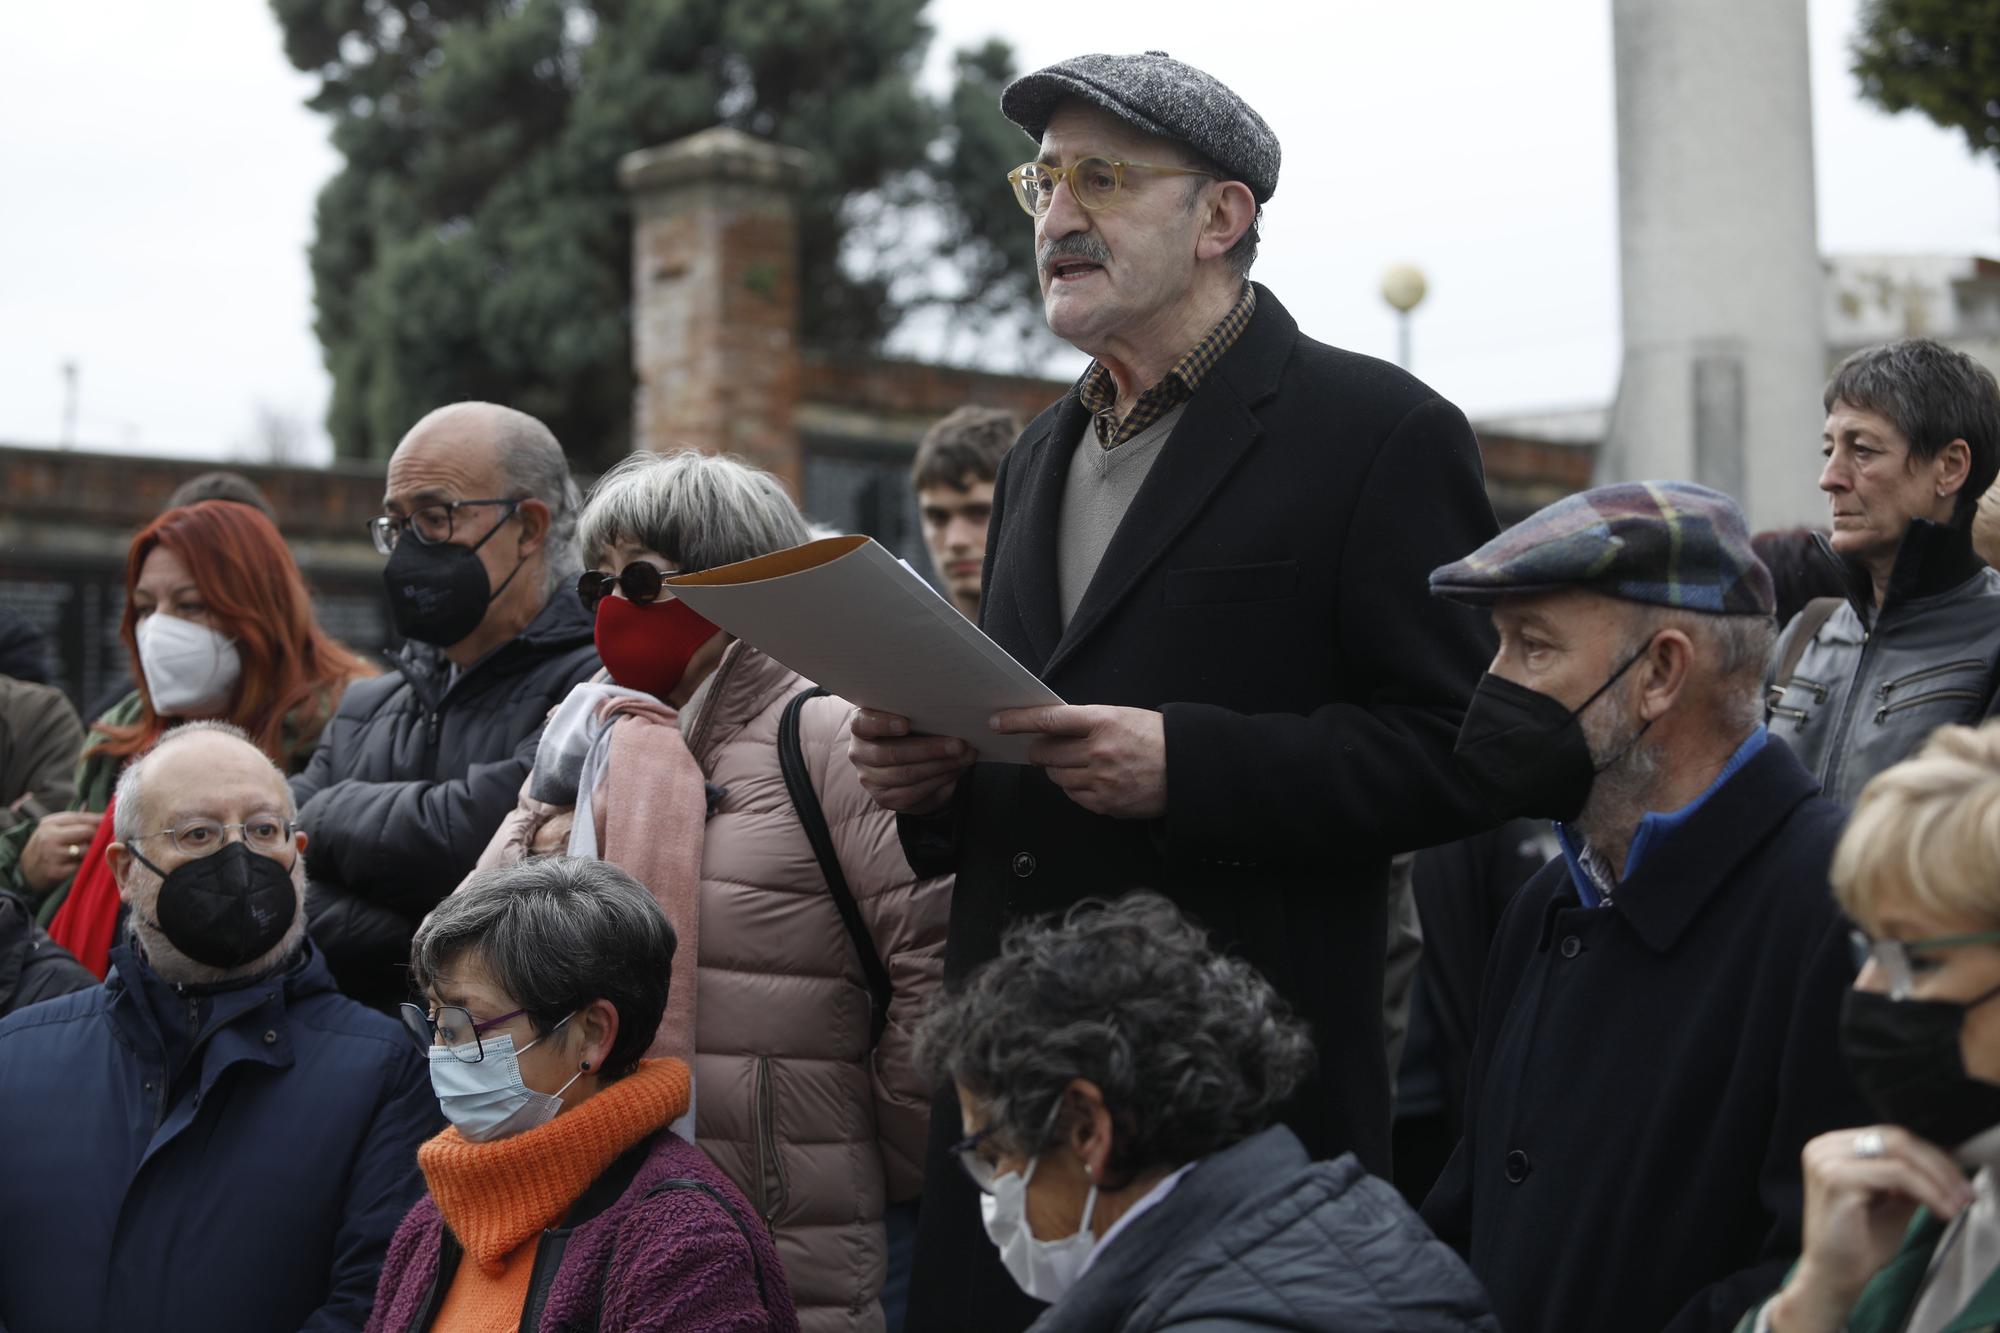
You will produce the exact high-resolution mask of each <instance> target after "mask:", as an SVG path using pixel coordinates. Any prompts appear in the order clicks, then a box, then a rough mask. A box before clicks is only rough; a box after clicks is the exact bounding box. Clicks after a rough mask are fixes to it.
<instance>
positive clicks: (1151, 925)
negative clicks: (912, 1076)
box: [918, 893, 1499, 1333]
mask: <svg viewBox="0 0 2000 1333" xmlns="http://www.w3.org/2000/svg"><path fill="white" fill-rule="evenodd" d="M918 1049H919V1053H920V1059H921V1060H922V1061H923V1063H924V1064H925V1066H926V1067H927V1068H928V1069H930V1070H932V1071H934V1072H935V1073H936V1074H937V1076H938V1077H939V1078H940V1079H943V1078H949V1079H950V1080H951V1081H952V1082H953V1083H955V1084H956V1085H957V1088H958V1097H959V1103H960V1105H961V1107H962V1108H963V1110H964V1117H965V1119H964V1123H965V1126H966V1128H967V1129H968V1130H969V1131H970V1133H969V1134H968V1135H967V1136H966V1138H964V1139H963V1140H961V1141H960V1143H959V1144H958V1145H957V1149H958V1153H959V1160H960V1161H961V1163H962V1164H963V1165H964V1168H965V1171H966V1173H967V1174H968V1175H969V1176H970V1177H971V1178H972V1181H973V1183H974V1184H975V1185H977V1186H978V1187H979V1189H980V1190H981V1192H982V1198H981V1206H982V1210H983V1212H984V1215H985V1219H986V1230H987V1234H988V1235H989V1236H990V1237H991V1238H992V1240H993V1243H994V1244H995V1245H996V1246H998V1247H999V1250H1000V1258H1001V1262H1002V1263H1003V1264H1005V1266H1006V1268H1007V1270H1008V1272H1010V1273H1011V1274H1012V1275H1013V1277H1014V1280H1015V1281H1016V1282H1018V1283H1019V1284H1020V1285H1021V1287H1022V1288H1023V1290H1025V1291H1026V1292H1027V1293H1028V1294H1029V1295H1030V1296H1033V1297H1036V1298H1038V1299H1041V1300H1045V1301H1051V1302H1053V1305H1051V1307H1050V1308H1049V1309H1048V1310H1047V1311H1046V1312H1045V1313H1044V1314H1043V1315H1042V1317H1041V1318H1040V1320H1039V1321H1037V1323H1036V1324H1035V1326H1034V1327H1035V1329H1036V1330H1037V1331H1038V1333H1062V1331H1067V1330H1077V1331H1079V1333H1080V1331H1081V1330H1086V1329H1106V1328H1116V1329H1119V1330H1121V1333H1145V1331H1146V1330H1151V1329H1166V1328H1176V1327H1191V1326H1194V1325H1196V1324H1198V1325H1199V1327H1200V1328H1202V1329H1204V1330H1223V1329H1251V1328H1255V1329H1265V1330H1269V1329H1299V1330H1329V1331H1330V1330H1335V1329H1341V1330H1349V1329H1364V1328H1365V1329H1375V1328H1396V1329H1405V1330H1439V1331H1440V1333H1442V1331H1443V1330H1466V1329H1479V1330H1498V1328H1499V1324H1498V1322H1497V1321H1496V1320H1495V1319H1494V1318H1493V1317H1492V1315H1491V1314H1489V1313H1488V1312H1487V1306H1486V1298H1485V1294H1484V1293H1483V1292H1482V1291H1481V1290H1480V1288H1479V1284H1478V1282H1477V1281H1476V1280H1475V1279H1474V1278H1473V1276H1472V1274H1471V1273H1470V1272H1469V1271H1467V1270H1466V1268H1465V1266H1464V1264H1462V1263H1461V1262H1460V1261H1459V1259H1458V1257H1457V1256H1456V1255H1454V1254H1453V1253H1452V1252H1451V1251H1450V1250H1449V1249H1447V1248H1446V1247H1445V1246H1444V1245H1443V1244H1441V1243H1440V1242H1439V1241H1438V1240H1437V1239H1436V1238H1435V1237H1433V1236H1432V1235H1431V1234H1430V1233H1429V1232H1428V1231H1427V1230H1425V1228H1424V1225H1423V1223H1422V1222H1421V1221H1420V1220H1418V1218H1417V1215H1416V1214H1415V1213H1414V1212H1412V1211H1411V1210H1410V1208H1409V1205H1407V1204H1406V1203H1404V1202H1403V1200H1402V1198H1401V1197H1400V1196H1399V1195H1398V1194H1397V1193H1396V1191H1395V1190H1394V1189H1392V1188H1391V1187H1390V1186H1389V1185H1388V1184H1386V1183H1385V1182H1383V1181H1380V1180H1377V1179H1375V1178H1374V1177H1372V1176H1370V1175H1368V1174H1367V1172H1365V1171H1364V1170H1363V1169H1362V1168H1361V1165H1360V1163H1359V1162H1357V1161H1356V1160H1355V1158H1354V1156H1353V1155H1352V1154H1345V1155H1343V1156H1341V1157H1340V1158H1338V1159H1336V1160H1334V1161H1331V1162H1319V1163H1313V1162H1310V1161H1308V1160H1307V1157H1306V1153H1305V1149H1304V1148H1303V1147H1301V1146H1300V1144H1299V1141H1298V1140H1297V1139H1296V1138H1294V1137H1293V1136H1292V1133H1291V1131H1290V1130H1288V1129H1285V1128H1284V1127H1283V1126H1281V1125H1274V1124H1272V1113H1273V1111H1274V1109H1275V1107H1276V1106H1277V1104H1278V1103H1279V1102H1280V1101H1281V1100H1282V1099H1283V1098H1284V1097H1285V1096H1286V1095H1287V1094H1288V1093H1290V1092H1291V1090H1292V1089H1293V1088H1294V1087H1295V1086H1296V1085H1297V1084H1298V1082H1299V1080H1300V1079H1301V1078H1302V1077H1303V1076H1304V1074H1305V1072H1306V1070H1307V1067H1308V1065H1309V1063H1310V1061H1311V1045H1310V1043H1309V1040H1308V1038H1307V1036H1306V1033H1305V1030H1304V1027H1303V1026H1302V1025H1301V1024H1300V1023H1298V1022H1297V1021H1295V1020H1294V1019H1292V1018H1291V1017H1290V1016H1289V1015H1288V1014H1287V1013H1286V1012H1285V1010H1284V1008H1283V1006H1282V1004H1281V1003H1280V1002H1279V1000H1278V999H1277V997H1276V995H1275V994H1274V993H1273V992H1272V990H1271V987H1270V985H1269V984H1268V983H1267V982H1265V980H1264V979H1263V978H1262V977H1260V976H1259V975H1258V974H1257V973H1256V972H1255V971H1254V970H1253V969H1252V968H1251V967H1250V966H1249V965H1248V964H1246V963H1244V962H1242V961H1241V960H1240V959H1234V958H1226V957H1222V956H1220V955H1218V954H1216V953H1215V952H1214V951H1213V950H1212V949H1210V947H1209V945H1208V942H1207V940H1206V938H1205V937H1204V935H1203V933H1202V932H1201V930H1200V929H1199V928H1198V927H1196V926H1194V925H1193V924H1192V923H1190V922H1189V921H1188V920H1187V919H1186V918H1185V917H1183V916H1182V915H1181V914H1180V913H1179V912H1178V911H1177V910H1176V909H1175V908H1174V907H1173V905H1172V904H1170V903H1168V902H1167V901H1166V900H1165V899H1164V898H1161V897H1159V896H1157V895H1154V894H1148V893H1137V894H1133V895H1131V896H1129V897H1127V898H1125V899H1123V900H1121V901H1120V902H1118V903H1115V904H1113V905H1111V906H1108V907H1106V906H1103V905H1101V904H1088V903H1087V904H1084V905H1082V906H1080V907H1078V908H1077V909H1075V910H1073V911H1072V912H1071V913H1070V914H1069V916H1068V918H1067V919H1066V920H1064V921H1062V922H1059V923H1056V922H1044V923H1032V924H1028V925H1025V926H1022V927H1018V928H1016V929H1015V930H1014V931H1013V932H1012V933H1011V934H1010V935H1009V936H1008V938H1007V941H1006V943H1005V945H1004V947H1003V948H1002V950H1001V954H1000V957H999V958H997V959H995V960H994V961H993V962H991V963H988V964H987V965H986V966H984V967H983V968H981V969H980V970H979V971H978V972H976V973H975V974H973V976H972V977H971V979H970V980H969V981H968V982H967V984H966V985H965V986H963V987H962V988H961V989H960V990H958V991H957V992H956V993H954V994H952V995H950V996H948V997H947V998H946V999H945V1000H943V1001H941V1002H940V1003H939V1004H938V1005H937V1006H936V1007H935V1008H934V1010H933V1011H932V1012H931V1014H930V1015H929V1016H928V1017H927V1018H926V1020H925V1022H924V1024H923V1026H922V1028H920V1030H919V1034H918Z"/></svg>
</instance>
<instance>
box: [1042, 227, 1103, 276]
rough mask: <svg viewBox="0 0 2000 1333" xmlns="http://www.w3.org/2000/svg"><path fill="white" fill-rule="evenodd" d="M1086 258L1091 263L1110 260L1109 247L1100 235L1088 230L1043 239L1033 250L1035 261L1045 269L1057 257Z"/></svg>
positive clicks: (1051, 264)
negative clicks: (1047, 239) (1053, 238)
mask: <svg viewBox="0 0 2000 1333" xmlns="http://www.w3.org/2000/svg"><path fill="white" fill-rule="evenodd" d="M1065 258H1067V259H1087V260H1089V261H1090V262H1091V263H1093V264H1107V263H1110V262H1111V247H1110V246H1108V245H1106V244H1105V243H1104V241H1103V240H1102V239H1101V238H1100V237H1096V236H1093V235H1091V234H1090V233H1089V232H1084V231H1073V232H1071V233H1070V234H1069V235H1067V236H1058V237H1057V238H1056V239H1055V240H1053V241H1044V242H1042V244H1041V245H1040V247H1039V248H1037V249H1036V251H1035V263H1036V265H1037V266H1038V267H1040V268H1041V269H1043V270H1044V271H1046V270H1047V269H1049V268H1050V267H1052V266H1053V265H1054V264H1055V262H1056V261H1057V260H1058V259H1065Z"/></svg>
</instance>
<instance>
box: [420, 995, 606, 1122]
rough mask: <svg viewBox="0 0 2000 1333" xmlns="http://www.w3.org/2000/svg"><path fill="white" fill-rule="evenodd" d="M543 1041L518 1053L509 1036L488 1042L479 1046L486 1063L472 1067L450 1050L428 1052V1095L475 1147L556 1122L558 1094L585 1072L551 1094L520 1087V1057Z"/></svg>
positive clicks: (537, 1040)
mask: <svg viewBox="0 0 2000 1333" xmlns="http://www.w3.org/2000/svg"><path fill="white" fill-rule="evenodd" d="M575 1017H576V1015H575V1014H571V1015H570V1016H569V1018H565V1019H563V1021H562V1023H558V1024H556V1025H555V1027H553V1028H551V1029H549V1035H550V1036H553V1035H554V1034H555V1033H556V1031H557V1030H559V1029H560V1028H561V1027H562V1025H563V1023H567V1022H569V1019H570V1018H575ZM542 1040H543V1039H542V1038H541V1037H537V1038H535V1040H534V1041H531V1042H529V1043H528V1044H527V1045H526V1046H523V1047H522V1048H521V1049H520V1050H519V1051H516V1050H515V1049H514V1037H513V1034H511V1033H509V1034H507V1035H504V1036H501V1037H497V1038H489V1039H486V1040H483V1041H482V1042H481V1043H480V1045H481V1047H482V1048H483V1049H484V1050H485V1058H484V1059H480V1060H475V1061H472V1062H470V1063H468V1062H467V1061H464V1060H461V1059H459V1058H458V1056H457V1055H455V1054H453V1053H452V1050H451V1049H450V1048H449V1047H444V1046H433V1047H431V1090H432V1091H433V1092H435V1093H436V1094H437V1099H438V1105H439V1106H440V1107H442V1108H443V1109H444V1117H445V1119H447V1120H449V1121H451V1123H452V1124H454V1125H456V1126H458V1132H459V1133H460V1134H463V1135H464V1136H465V1137H466V1138H468V1139H470V1140H471V1141H472V1142H474V1143H490V1142H492V1141H493V1140H494V1139H504V1138H508V1137H510V1136H511V1135H515V1134H519V1133H520V1132H521V1131H523V1130H527V1129H534V1128H535V1127H536V1126H538V1125H546V1124H547V1123H549V1121H551V1120H553V1119H555V1118H556V1113H557V1112H559V1111H561V1110H562V1095H563V1094H564V1093H565V1092H568V1091H569V1088H570V1083H575V1082H576V1081H577V1079H580V1078H582V1077H583V1070H582V1069H578V1070H577V1071H576V1073H574V1074H572V1075H571V1076H570V1080H569V1083H565V1084H563V1085H562V1086H561V1087H560V1088H557V1089H556V1090H555V1091H554V1092H553V1093H548V1092H536V1091H535V1090H534V1089H533V1088H531V1087H529V1086H528V1085H527V1084H526V1083H524V1082H522V1080H521V1062H520V1057H521V1055H522V1054H523V1053H524V1052H527V1051H530V1050H533V1049H534V1048H535V1047H536V1046H537V1045H538V1044H539V1043H540V1042H541V1041H542ZM459 1049H460V1050H463V1049H464V1048H463V1047H460V1048H459Z"/></svg>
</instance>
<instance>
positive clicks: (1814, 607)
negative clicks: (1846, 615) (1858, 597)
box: [1771, 597, 1843, 698]
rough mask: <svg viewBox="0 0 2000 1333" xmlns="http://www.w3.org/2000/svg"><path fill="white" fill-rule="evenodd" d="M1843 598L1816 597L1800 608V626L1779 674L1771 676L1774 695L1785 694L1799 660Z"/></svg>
mask: <svg viewBox="0 0 2000 1333" xmlns="http://www.w3.org/2000/svg"><path fill="white" fill-rule="evenodd" d="M1842 600H1843V599H1842V598H1839V597H1815V598H1813V599H1812V600H1811V601H1810V602H1807V603H1806V604H1805V605H1804V606H1803V607H1801V608H1800V610H1799V616H1798V620H1797V622H1796V623H1797V626H1798V628H1797V629H1795V630H1793V631H1792V637H1791V641H1790V642H1788V643H1787V644H1786V645H1785V655H1784V657H1782V658H1781V659H1779V662H1778V670H1777V674H1775V675H1773V676H1772V677H1771V691H1772V697H1773V698H1775V697H1776V696H1778V695H1780V694H1783V693H1784V692H1785V686H1787V685H1789V684H1791V683H1792V675H1793V673H1794V672H1796V671H1797V670H1798V669H1799V662H1800V660H1801V659H1802V658H1804V657H1805V655H1806V648H1807V647H1808V646H1810V645H1811V643H1812V641H1813V637H1814V636H1815V635H1817V634H1818V633H1819V632H1820V630H1821V629H1823V628H1825V626H1826V622H1827V621H1829V620H1831V619H1833V613H1834V612H1835V611H1838V610H1839V609H1840V603H1841V601H1842Z"/></svg>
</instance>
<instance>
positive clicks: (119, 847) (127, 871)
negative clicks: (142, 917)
mask: <svg viewBox="0 0 2000 1333" xmlns="http://www.w3.org/2000/svg"><path fill="white" fill-rule="evenodd" d="M104 859H105V860H106V861H107V862H109V863H110V865H111V878H112V879H114V880H116V881H117V883H118V900H119V901H120V902H122V903H125V904H126V905H127V906H130V905H131V902H132V891H131V890H130V889H128V888H126V887H125V882H126V880H127V879H128V878H129V877H130V876H131V874H132V867H133V865H134V864H135V862H134V861H133V860H132V849H131V848H129V847H127V846H126V845H125V844H124V843H122V842H114V843H112V844H111V845H110V846H108V847H106V848H105V849H104Z"/></svg>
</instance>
